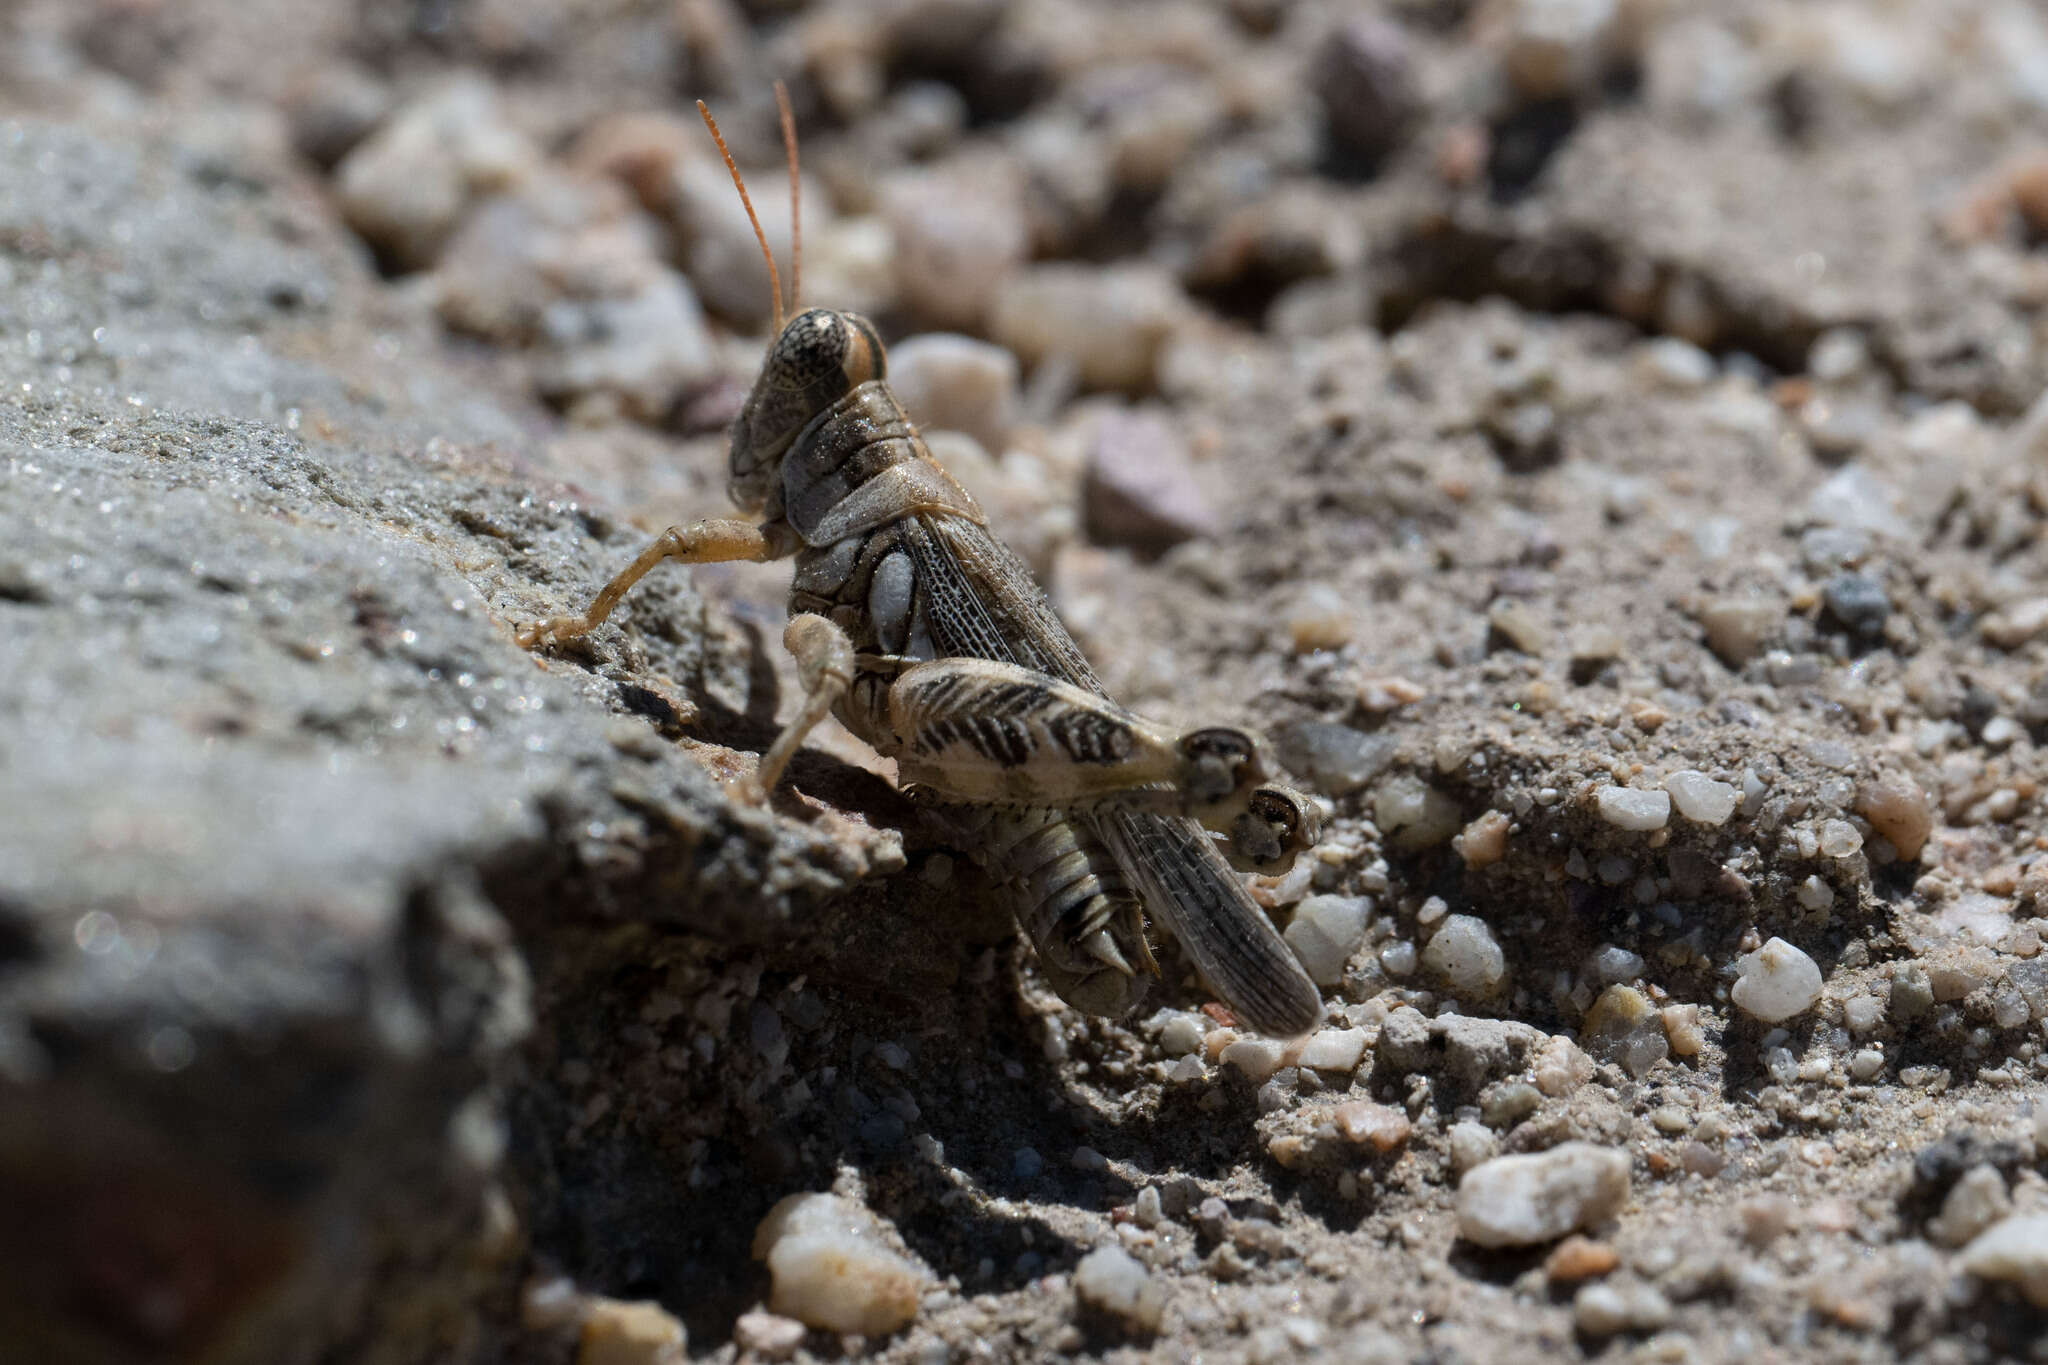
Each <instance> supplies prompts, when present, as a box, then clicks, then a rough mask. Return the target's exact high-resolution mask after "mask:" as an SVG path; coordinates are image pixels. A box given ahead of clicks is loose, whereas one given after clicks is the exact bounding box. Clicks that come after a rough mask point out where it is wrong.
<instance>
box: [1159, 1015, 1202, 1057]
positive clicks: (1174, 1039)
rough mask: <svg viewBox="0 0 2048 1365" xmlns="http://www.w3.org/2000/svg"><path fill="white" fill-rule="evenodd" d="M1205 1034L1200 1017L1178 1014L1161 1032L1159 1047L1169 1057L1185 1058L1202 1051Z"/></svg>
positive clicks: (1168, 1021) (1167, 1022)
mask: <svg viewBox="0 0 2048 1365" xmlns="http://www.w3.org/2000/svg"><path fill="white" fill-rule="evenodd" d="M1203 1033H1204V1029H1203V1028H1202V1021H1201V1019H1200V1017H1199V1016H1197V1015H1193V1014H1188V1013H1184V1012H1182V1013H1176V1014H1174V1016H1173V1017H1172V1018H1170V1019H1168V1020H1167V1021H1166V1025H1165V1027H1163V1028H1161V1029H1160V1030H1159V1046H1160V1049H1161V1050H1162V1051H1164V1052H1165V1053H1166V1055H1167V1056H1169V1057H1185V1056H1188V1055H1189V1054H1190V1053H1195V1052H1200V1051H1201V1050H1202V1035H1203Z"/></svg>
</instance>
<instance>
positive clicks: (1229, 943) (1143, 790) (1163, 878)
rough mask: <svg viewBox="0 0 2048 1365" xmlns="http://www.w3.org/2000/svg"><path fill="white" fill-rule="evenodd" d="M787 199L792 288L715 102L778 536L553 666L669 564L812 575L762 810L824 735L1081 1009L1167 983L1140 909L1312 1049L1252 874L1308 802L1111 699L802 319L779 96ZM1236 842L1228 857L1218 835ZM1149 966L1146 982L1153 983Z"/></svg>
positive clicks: (858, 371) (864, 332)
mask: <svg viewBox="0 0 2048 1365" xmlns="http://www.w3.org/2000/svg"><path fill="white" fill-rule="evenodd" d="M776 97H777V101H778V103H779V105H780V107H781V111H782V131H783V140H784V145H785V147H786V149H787V152H788V158H789V171H790V195H791V199H792V215H791V216H792V234H791V235H792V238H793V243H792V248H791V256H792V271H791V274H792V280H791V290H790V296H791V302H790V310H791V312H792V313H794V314H795V315H794V316H793V317H791V318H789V320H788V321H787V323H785V322H784V320H783V318H784V314H783V308H782V286H781V280H780V277H779V275H778V274H777V272H776V266H775V257H774V254H773V253H772V252H771V251H769V249H768V242H767V238H766V236H765V235H764V234H762V232H761V225H760V220H759V219H758V218H757V217H756V216H755V214H754V207H753V202H752V201H751V200H750V199H748V197H747V191H746V186H745V184H744V183H742V181H741V178H740V174H739V170H738V168H737V167H736V166H735V165H734V164H733V159H732V154H731V152H730V151H728V150H727V148H726V145H725V139H724V138H723V137H722V136H720V134H719V132H718V125H717V124H716V122H714V121H713V120H712V118H711V114H710V111H709V110H708V109H707V108H706V107H705V106H704V104H703V102H702V101H699V102H698V105H697V109H698V112H699V113H700V114H702V115H703V117H704V121H705V124H706V125H707V126H708V127H709V128H710V129H711V135H712V137H713V139H715V140H716V141H717V143H718V148H719V152H720V153H721V154H722V155H723V156H724V158H725V163H726V167H727V169H728V170H729V171H730V172H731V173H732V178H733V184H734V186H735V187H736V188H737V189H738V190H739V194H740V198H741V200H742V202H743V203H745V205H746V209H747V216H748V218H749V219H750V220H752V221H753V224H754V233H755V236H756V237H758V238H760V241H761V253H762V255H763V256H764V257H765V258H766V259H767V262H768V274H769V288H770V289H771V290H772V291H773V292H774V295H775V309H774V312H775V330H776V337H775V340H774V342H773V343H772V344H771V345H770V347H769V350H768V356H767V359H766V361H765V362H764V363H763V365H762V367H761V373H760V376H759V377H758V378H757V379H756V380H755V381H754V386H753V389H752V391H751V392H750V393H749V394H748V395H747V400H746V404H745V406H744V407H743V408H742V409H741V410H740V414H739V416H738V418H737V419H736V420H735V421H734V422H733V427H732V446H731V459H730V465H729V484H728V490H729V492H730V495H731V498H732V501H733V503H734V504H735V505H737V506H738V507H739V508H741V509H742V510H743V511H745V512H747V513H749V514H753V515H758V517H759V518H760V519H759V520H758V521H741V520H734V519H720V520H712V521H700V522H697V523H696V524H694V525H691V526H683V527H670V528H669V529H668V530H667V531H665V532H663V533H662V535H661V536H660V537H659V538H658V539H657V540H655V542H654V543H653V544H651V545H649V546H648V547H647V548H646V549H645V550H644V551H642V552H641V554H640V555H639V557H638V558H636V559H635V560H634V561H633V562H632V564H630V565H629V566H627V568H626V569H625V570H624V571H623V572H621V573H620V574H619V575H618V576H617V577H615V578H613V579H612V580H611V581H610V582H609V583H607V584H606V585H605V587H604V589H603V590H602V591H601V592H599V593H598V595H597V597H596V599H595V600H594V601H593V602H592V603H591V605H590V608H589V610H587V611H585V612H584V613H583V614H582V615H580V616H558V617H554V618H552V619H550V620H547V621H544V622H541V623H540V624H538V625H535V626H531V627H528V628H527V629H525V630H523V631H521V632H520V634H519V642H520V643H521V644H522V645H524V646H526V647H529V648H531V647H534V646H536V645H539V644H541V643H543V642H546V641H564V640H571V639H574V638H576V637H578V636H581V635H584V634H587V633H589V632H590V631H592V630H594V629H596V628H597V626H598V625H599V624H600V623H602V622H603V621H604V620H605V618H606V617H607V616H609V615H610V614H611V612H612V609H613V608H614V607H615V606H616V605H617V604H618V602H619V599H620V598H621V597H622V596H624V595H625V593H626V592H627V591H628V590H630V589H631V588H632V586H633V585H634V583H636V582H638V581H639V579H640V578H641V577H642V576H643V575H644V574H646V573H647V572H648V571H649V570H650V569H652V568H654V566H655V565H657V564H660V563H661V562H662V561H664V560H670V559H673V560H679V561H681V562H682V563H685V564H701V563H707V562H711V561H718V560H775V559H783V558H793V559H794V560H795V577H794V581H793V583H792V584H791V588H790V596H789V609H790V613H791V617H790V622H789V626H788V629H787V630H786V631H785V632H784V635H783V643H784V645H785V646H786V647H787V648H788V649H789V651H790V653H791V654H792V655H794V656H795V659H796V663H797V671H798V674H799V677H800V679H801V682H802V686H803V691H804V700H803V706H802V709H801V711H800V712H799V713H798V715H797V717H796V718H795V719H794V720H792V721H790V722H789V724H788V725H787V726H785V727H784V728H783V730H782V731H781V733H780V734H779V735H778V736H777V737H776V739H775V742H774V744H773V745H772V746H771V747H770V748H769V749H768V751H767V753H765V754H764V755H762V758H761V762H760V767H759V770H758V774H757V776H756V778H755V779H754V782H753V783H752V784H751V791H750V795H751V796H752V797H753V798H754V799H765V796H766V793H767V792H768V791H769V790H770V789H772V788H773V787H774V785H775V783H776V782H777V780H778V779H779V778H780V777H781V775H782V771H783V768H784V767H785V766H786V765H787V764H788V762H789V760H790V758H791V756H792V755H794V754H795V752H796V750H797V747H798V746H799V744H801V742H802V741H803V739H804V736H805V735H806V734H807V733H808V732H809V731H810V730H811V728H812V727H813V726H815V725H816V724H817V723H818V722H819V721H821V720H823V719H824V717H825V715H826V714H827V713H828V712H830V713H832V714H834V715H836V716H837V717H838V718H839V719H840V721H841V722H842V723H843V724H845V726H846V727H847V728H848V729H849V730H851V731H852V732H853V733H854V734H856V735H858V736H860V737H861V738H862V739H863V740H865V741H867V742H868V743H869V744H871V745H873V746H874V748H875V749H876V750H877V751H878V752H880V753H882V754H883V755H885V756H888V757H892V758H894V759H896V761H897V763H898V771H899V774H900V777H901V780H902V781H903V783H904V785H905V788H906V790H907V791H909V792H911V793H912V794H913V795H915V796H917V797H919V798H921V799H923V800H925V801H927V802H930V803H932V804H933V805H934V807H935V810H934V813H935V815H936V816H937V817H938V818H939V819H940V822H941V823H942V824H943V825H944V826H945V827H946V828H947V830H948V832H949V834H950V836H951V837H953V838H954V839H956V840H957V841H958V842H959V843H960V844H961V845H962V846H963V847H965V848H968V849H969V850H971V851H972V856H974V857H975V858H976V859H977V861H979V862H980V863H981V864H982V865H983V866H984V867H985V868H987V869H988V871H989V872H990V874H991V876H992V877H993V878H994V879H995V880H996V881H997V882H998V883H999V884H1001V885H1002V886H1004V887H1005V889H1006V892H1007V894H1008V895H1009V897H1010V898H1011V901H1012V908H1013V910H1014V911H1015V914H1016V918H1017V921H1018V924H1019V925H1020V927H1022V928H1023V930H1024V931H1025V933H1026V935H1027V936H1028V937H1029V938H1030V939H1031V942H1032V944H1033V946H1034V947H1035V948H1036V949H1037V952H1038V958H1039V963H1040V965H1041V968H1042V969H1043V971H1044V973H1045V975H1046V977H1047V979H1048V980H1049V981H1050V982H1051V983H1052V985H1053V987H1054V989H1055V990H1057V991H1058V992H1059V994H1060V996H1061V998H1062V999H1064V1000H1066V1001H1067V1002H1068V1003H1069V1004H1071V1005H1073V1006H1075V1007H1076V1008H1078V1009H1081V1010H1085V1011H1087V1012H1090V1013H1095V1014H1121V1013H1123V1012H1124V1011H1126V1010H1128V1009H1129V1008H1130V1007H1131V1006H1132V1005H1133V1004H1134V1003H1135V1002H1136V1000H1137V998H1138V996H1139V995H1140V993H1141V991H1142V983H1141V981H1140V978H1139V976H1138V972H1139V969H1140V967H1142V968H1144V969H1146V970H1149V971H1150V972H1153V973H1155V974H1156V972H1157V970H1158V968H1157V966H1156V965H1155V964H1154V962H1153V959H1152V954H1151V949H1150V947H1149V945H1148V943H1147V941H1146V937H1145V922H1144V912H1145V911H1146V910H1150V911H1151V912H1152V915H1153V916H1154V918H1155V919H1156V920H1157V921H1158V922H1159V923H1160V924H1161V925H1162V926H1164V928H1165V929H1166V930H1167V931H1168V932H1170V933H1171V934H1172V935H1173V936H1174V937H1175V938H1176V939H1177V940H1178V941H1179V942H1180V944H1181V945H1182V947H1183V948H1184V949H1185V950H1186V951H1187V953H1188V954H1189V956H1190V957H1192V958H1193V959H1194V962H1195V965H1196V966H1197V967H1198V968H1199V969H1200V971H1201V973H1202V975H1203V976H1204V977H1205V978H1206V979H1207V980H1208V982H1209V984H1210V985H1211V986H1212V987H1214V989H1215V990H1216V991H1217V992H1218V994H1220V995H1221V996H1222V998H1223V999H1224V1000H1225V1001H1226V1002H1228V1004H1229V1005H1230V1007H1231V1009H1232V1010H1233V1011H1234V1012H1235V1014H1236V1015H1237V1017H1238V1019H1239V1020H1240V1021H1241V1022H1242V1023H1243V1024H1245V1025H1246V1026H1248V1027H1250V1028H1252V1029H1256V1030H1258V1031H1259V1032H1261V1033H1266V1034H1271V1035H1275V1036H1292V1035H1295V1034H1299V1033H1302V1032H1305V1031H1306V1030H1308V1029H1309V1028H1310V1027H1312V1026H1313V1025H1314V1024H1315V1022H1316V1021H1317V1019H1318V1018H1319V1017H1320V1015H1321V1011H1322V1001H1321V996H1320V994H1319V993H1318V991H1317V990H1316V987H1315V985H1314V984H1313V983H1312V982H1311V981H1310V980H1309V979H1308V976H1307V974H1306V973H1304V972H1303V971H1302V969H1301V966H1300V965H1299V964H1298V963H1297V962H1296V961H1295V959H1294V955H1293V953H1292V952H1291V951H1289V949H1288V948H1287V946H1286V945H1285V944H1284V943H1283V942H1282V941H1281V939H1280V936H1279V935H1278V934H1277V933H1276V932H1274V929H1273V926H1272V924H1271V923H1270V922H1269V921H1268V920H1267V919H1266V917H1265V916H1264V915H1263V914H1262V913H1261V912H1260V910H1259V909H1258V907H1257V906H1256V904H1254V902H1253V901H1252V900H1251V898H1250V896H1249V895H1248V894H1247V892H1246V890H1245V888H1244V885H1243V883H1242V882H1241V881H1240V880H1239V879H1238V877H1237V876H1236V875H1235V874H1234V873H1233V871H1232V863H1235V864H1236V865H1238V866H1239V867H1242V868H1244V869H1246V870H1253V869H1258V870H1265V871H1279V870H1284V868H1285V866H1287V865H1289V864H1291V862H1292V861H1293V858H1294V856H1295V854H1296V853H1297V852H1299V850H1301V849H1302V848H1304V847H1307V846H1308V845H1310V844H1312V843H1313V842H1314V839H1315V835H1316V832H1317V826H1318V823H1319V821H1318V816H1317V813H1316V811H1315V808H1314V806H1313V805H1312V804H1310V802H1309V801H1308V800H1307V798H1305V797H1302V796H1300V795H1299V794H1297V793H1294V792H1292V791H1289V790H1288V789H1286V788H1285V787H1281V786H1277V785H1274V784H1272V783H1271V782H1269V781H1268V777H1269V774H1268V772H1267V769H1266V767H1265V763H1264V758H1263V755H1262V753H1261V751H1260V749H1259V746H1258V745H1257V744H1256V742H1255V741H1254V740H1253V739H1252V738H1251V736H1249V735H1247V734H1246V733H1245V732H1244V731H1241V730H1235V729H1229V728H1223V727H1209V728H1202V729H1196V730H1191V731H1187V732H1185V733H1176V732H1173V731H1170V730H1168V729H1167V728H1165V727H1162V726H1159V725H1155V724H1153V723H1151V722H1149V721H1146V720H1143V719H1141V718H1140V717H1138V716H1135V715H1133V714H1131V713H1130V712H1129V711H1126V710H1125V709H1124V708H1123V707H1121V706H1119V705H1118V704H1117V703H1116V702H1114V701H1112V700H1111V699H1110V698H1109V697H1108V695H1107V694H1106V693H1105V692H1104V691H1103V688H1102V684H1101V683H1100V682H1099V681H1098V680H1097V679H1096V676H1095V672H1094V670H1093V669H1092V668H1090V667H1089V665H1088V661H1087V660H1086V659H1085V658H1084V657H1082V654H1081V651H1080V648H1079V647H1078V646H1077V645H1076V644H1075V643H1074V641H1073V638H1072V636H1070V635H1069V634H1068V633H1067V629H1066V627H1065V626H1064V625H1062V624H1061V622H1060V619H1059V617H1058V616H1057V615H1055V614H1054V612H1053V609H1052V607H1051V605H1050V604H1049V603H1048V602H1047V601H1046V598H1045V595H1044V593H1042V592H1041V591H1040V590H1039V588H1038V586H1037V584H1036V583H1034V582H1033V581H1032V578H1031V573H1030V570H1029V569H1028V568H1026V567H1025V565H1024V563H1023V562H1022V561H1021V560H1020V559H1018V557H1017V556H1016V554H1015V553H1014V552H1012V551H1011V550H1010V549H1009V547H1008V546H1006V545H1004V544H1003V542H1002V541H1000V540H998V539H996V537H995V536H994V535H993V534H991V533H990V531H989V528H988V523H987V518H986V517H985V516H984V515H983V513H982V510H981V508H980V507H979V506H978V505H976V503H975V501H974V499H973V498H972V497H970V496H969V495H968V493H967V491H966V490H965V489H964V488H962V487H961V486H960V485H959V484H958V483H957V482H955V481H954V479H953V478H952V476H951V475H949V474H948V473H947V472H946V471H945V470H944V469H943V468H942V467H941V466H940V465H939V463H938V462H937V461H936V460H935V459H933V458H932V455H931V452H930V451H929V450H928V449H926V447H925V443H924V440H923V439H922V437H920V436H919V434H918V431H917V428H916V427H915V426H914V425H913V424H912V422H911V420H910V418H909V417H908V416H907V415H906V414H905V413H904V411H903V409H902V407H901V406H900V405H899V404H898V403H897V401H896V398H895V396H894V395H893V394H892V393H891V392H890V390H889V385H888V382H887V380H886V378H885V361H884V357H883V351H882V342H881V338H880V337H879V336H877V335H876V333H875V329H874V327H873V326H872V325H871V324H870V323H869V322H868V321H867V320H866V319H865V318H862V317H859V316H857V315H855V314H852V313H844V312H836V311H832V310H830V309H823V308H813V309H810V310H808V311H804V312H800V313H798V312H796V311H795V310H796V298H797V297H798V294H799V292H800V286H801V274H802V269H803V265H802V262H803V257H802V235H801V229H800V226H799V223H800V219H798V218H797V208H796V204H795V201H796V199H797V194H798V190H797V184H798V182H797V157H796V136H795V120H794V118H793V117H792V115H791V113H790V108H789V102H788V98H787V95H786V94H785V93H784V91H783V89H782V87H781V85H780V84H779V83H778V85H777V87H776ZM1212 830H1213V831H1215V832H1216V833H1217V834H1220V835H1222V836H1224V837H1226V838H1227V839H1228V840H1229V842H1230V850H1231V858H1230V861H1229V862H1226V861H1225V858H1224V856H1223V854H1222V853H1221V851H1220V850H1219V849H1218V848H1217V845H1216V842H1215V840H1214V839H1213V838H1212V837H1211V831H1212ZM1133 959H1135V961H1136V963H1137V964H1138V965H1135V966H1134V965H1133Z"/></svg>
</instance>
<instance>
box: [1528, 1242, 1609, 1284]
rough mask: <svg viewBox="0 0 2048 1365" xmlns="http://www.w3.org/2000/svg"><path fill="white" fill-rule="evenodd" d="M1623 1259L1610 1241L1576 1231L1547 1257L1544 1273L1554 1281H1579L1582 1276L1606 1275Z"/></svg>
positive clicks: (1590, 1277)
mask: <svg viewBox="0 0 2048 1365" xmlns="http://www.w3.org/2000/svg"><path fill="white" fill-rule="evenodd" d="M1620 1263H1621V1258H1620V1257H1619V1256H1616V1255H1615V1254H1614V1248H1613V1247H1611V1246H1609V1245H1607V1243H1605V1242H1596V1241H1594V1240H1593V1239H1592V1238H1590V1237H1582V1236H1580V1235H1579V1234H1577V1233H1573V1234H1572V1235H1571V1236H1569V1237H1567V1238H1565V1239H1564V1240H1563V1241H1562V1242H1559V1243H1558V1244H1557V1250H1555V1251H1553V1252H1551V1253H1550V1255H1549V1256H1547V1257H1546V1258H1544V1261H1543V1273H1544V1274H1545V1275H1547V1276H1549V1277H1550V1281H1551V1283H1553V1284H1577V1283H1578V1282H1579V1281H1580V1280H1590V1279H1593V1278H1595V1277H1596V1276H1600V1275H1605V1274H1606V1273H1607V1272H1608V1271H1610V1270H1612V1269H1614V1267H1615V1266H1617V1265H1619V1264H1620Z"/></svg>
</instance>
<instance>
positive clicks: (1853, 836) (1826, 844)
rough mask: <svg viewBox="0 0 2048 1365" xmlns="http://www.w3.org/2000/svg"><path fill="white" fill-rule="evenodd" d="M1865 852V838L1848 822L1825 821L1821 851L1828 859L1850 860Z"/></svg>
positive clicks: (1821, 831)
mask: <svg viewBox="0 0 2048 1365" xmlns="http://www.w3.org/2000/svg"><path fill="white" fill-rule="evenodd" d="M1862 850H1863V836H1862V834H1860V833H1859V832H1857V829H1856V826H1854V825H1852V824H1850V823H1849V822H1848V821H1847V820H1823V821H1822V822H1821V826H1820V851H1821V854H1822V856H1824V857H1828V858H1848V857H1851V856H1853V855H1855V854H1857V853H1860V852H1861V851H1862Z"/></svg>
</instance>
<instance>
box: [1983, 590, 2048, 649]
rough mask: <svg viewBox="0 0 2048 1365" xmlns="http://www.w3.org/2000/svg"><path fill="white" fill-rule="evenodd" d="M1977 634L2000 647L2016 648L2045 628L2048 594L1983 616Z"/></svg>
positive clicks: (2047, 624) (2046, 625)
mask: <svg viewBox="0 0 2048 1365" xmlns="http://www.w3.org/2000/svg"><path fill="white" fill-rule="evenodd" d="M1977 630H1978V633H1979V634H1981V635H1982V636H1983V637H1984V638H1985V639H1986V640H1989V641H1990V642H1991V643H1992V644H1994V645H1997V646H1998V647H1999V648H2000V649H2018V648H2019V647H2020V646H2021V645H2023V644H2026V643H2027V642H2028V641H2029V640H2032V639H2033V638H2034V637H2035V636H2037V635H2040V634H2042V633H2043V632H2044V631H2048V597H2030V598H2028V599H2026V600H2025V601H2023V602H2015V603H2013V604H2012V605H2011V606H2008V607H2003V608H2000V609H1999V610H1998V611H1995V612H1992V613H1991V614H1990V615H1989V616H1986V617H1985V618H1984V619H1983V621H1982V622H1981V623H1979V625H1978V627H1977Z"/></svg>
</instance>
